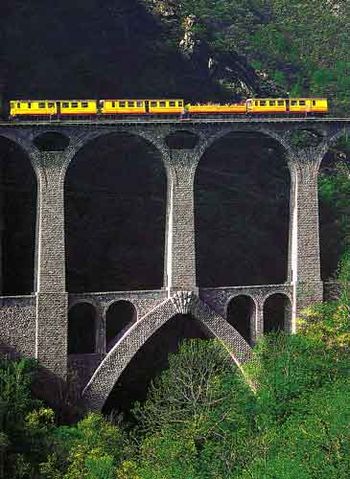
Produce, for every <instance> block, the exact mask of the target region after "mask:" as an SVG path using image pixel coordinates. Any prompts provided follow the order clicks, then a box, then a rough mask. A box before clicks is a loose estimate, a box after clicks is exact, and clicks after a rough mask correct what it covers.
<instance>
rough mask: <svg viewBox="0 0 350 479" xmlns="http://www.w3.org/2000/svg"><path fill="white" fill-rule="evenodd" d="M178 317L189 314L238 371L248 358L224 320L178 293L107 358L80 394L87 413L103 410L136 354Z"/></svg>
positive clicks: (191, 297) (129, 333) (133, 329)
mask: <svg viewBox="0 0 350 479" xmlns="http://www.w3.org/2000/svg"><path fill="white" fill-rule="evenodd" d="M177 314H190V315H191V316H193V317H194V318H196V319H197V320H198V321H200V322H201V323H202V324H203V326H204V328H206V329H207V330H208V332H209V333H210V334H211V335H213V336H214V337H216V338H217V339H219V340H220V341H221V343H222V344H223V346H224V347H225V348H226V350H227V351H228V353H229V354H230V355H231V357H232V359H233V361H234V362H235V363H236V364H237V366H238V367H239V368H240V369H241V367H242V364H243V363H244V362H246V361H248V360H249V359H250V358H251V348H250V346H249V345H248V344H247V342H246V341H245V340H244V339H243V338H242V336H241V335H240V334H239V333H238V332H237V331H236V330H235V329H234V328H233V327H232V326H231V325H230V324H229V323H228V322H227V321H226V320H224V319H223V318H222V317H221V316H219V315H218V314H217V313H215V312H214V311H213V310H211V309H209V307H208V306H207V305H206V304H205V303H203V302H202V301H201V300H200V299H199V298H197V297H195V296H194V295H193V294H192V293H185V294H183V293H178V294H177V295H176V296H175V297H173V298H171V299H167V300H165V301H164V302H163V303H161V304H160V305H158V306H157V307H156V308H154V309H153V310H152V311H151V312H150V313H149V314H147V315H146V316H144V317H143V318H142V319H140V320H139V321H137V322H136V323H134V324H133V325H132V326H131V328H129V329H128V331H126V333H125V334H124V335H123V337H122V338H120V340H119V341H118V343H117V344H116V345H115V346H114V347H113V348H112V350H111V351H110V352H109V353H108V354H107V356H106V358H105V359H104V360H103V361H102V363H101V364H100V366H99V367H98V368H97V370H96V371H95V373H94V375H93V376H92V378H91V380H90V381H89V383H88V385H87V386H86V388H85V389H84V391H83V398H84V399H85V402H86V405H87V407H88V408H89V409H91V410H101V409H102V407H103V405H104V403H105V401H106V400H107V398H108V396H109V394H110V392H111V391H112V389H113V387H114V385H115V384H116V382H117V381H118V379H119V377H120V376H121V374H122V373H123V371H124V370H125V368H126V367H127V365H128V364H129V362H130V361H131V359H132V358H133V357H134V355H135V354H136V353H137V351H139V349H140V348H141V347H142V346H143V345H144V344H145V343H146V341H147V340H148V339H149V338H150V337H151V336H152V335H153V334H154V333H155V332H156V331H157V330H158V329H159V328H161V326H163V325H164V324H165V323H166V322H167V321H168V320H169V319H170V318H172V317H173V316H175V315H177Z"/></svg>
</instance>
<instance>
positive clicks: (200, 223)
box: [194, 125, 292, 288]
mask: <svg viewBox="0 0 350 479" xmlns="http://www.w3.org/2000/svg"><path fill="white" fill-rule="evenodd" d="M252 135H254V138H255V137H257V138H259V139H260V140H259V142H260V143H259V145H258V146H257V148H259V150H261V153H260V160H259V161H260V165H261V166H260V168H261V171H265V172H268V171H269V168H268V167H267V166H268V163H267V162H266V164H265V165H264V166H262V165H263V157H264V155H263V150H262V148H263V146H262V145H263V143H264V142H265V141H266V146H265V147H266V148H268V149H269V151H270V152H271V153H270V154H271V158H267V161H268V160H269V159H272V160H274V164H275V166H276V168H277V169H278V170H279V171H278V175H279V176H280V179H281V182H282V183H285V187H284V192H283V193H282V194H281V193H280V192H278V195H277V196H278V197H279V198H281V197H283V198H284V199H283V201H284V203H283V211H282V212H280V206H279V205H277V206H276V207H275V209H276V212H275V213H276V214H275V215H274V216H273V218H275V221H274V222H273V224H271V222H270V223H269V224H268V225H267V222H266V221H265V223H266V225H265V226H268V227H269V228H270V229H271V230H272V229H275V230H276V234H275V236H276V238H277V237H278V240H277V239H276V241H275V243H276V245H275V246H276V247H277V245H278V251H279V250H280V256H281V258H280V259H281V261H280V262H279V263H277V261H271V258H269V257H268V256H269V250H268V248H265V249H254V251H256V253H257V255H258V254H259V255H260V257H261V264H259V265H258V262H257V261H250V264H249V265H248V266H249V268H244V271H245V272H246V273H247V274H246V276H247V278H244V279H243V281H241V276H242V274H241V273H239V274H237V275H236V277H235V278H230V277H229V274H228V273H227V274H224V275H223V277H222V278H220V279H218V278H219V277H220V274H221V273H219V272H218V271H216V266H215V265H217V267H218V265H221V264H222V263H223V262H226V266H227V268H226V269H227V271H228V268H231V271H235V268H234V264H235V265H237V264H241V263H240V258H238V256H240V257H242V254H241V252H240V253H238V249H237V248H235V249H234V250H233V251H232V253H234V254H233V255H231V254H230V247H233V244H234V241H231V240H232V239H235V241H237V242H239V241H240V239H237V238H241V236H242V235H241V234H239V233H238V229H240V231H242V233H243V235H244V234H246V228H238V226H237V231H236V232H234V231H233V232H232V235H231V236H232V238H231V240H230V241H229V240H228V235H227V234H222V231H223V228H222V227H221V226H220V231H216V230H217V229H218V227H216V224H217V222H218V221H221V222H226V229H227V231H226V230H225V232H226V233H227V232H228V231H229V230H230V229H232V225H234V222H233V220H234V217H235V211H236V213H237V214H236V217H240V218H241V219H243V218H245V220H244V221H248V220H249V221H250V223H251V225H253V224H254V221H255V220H254V219H253V215H255V216H257V217H261V216H262V215H258V213H257V210H258V208H257V207H255V210H254V209H253V207H251V209H250V211H249V214H247V215H245V213H244V211H243V209H242V208H241V203H242V202H243V203H244V202H245V203H246V206H247V205H249V203H248V201H246V198H247V197H248V196H249V195H247V194H246V193H244V194H243V186H239V184H240V182H237V181H236V183H234V180H232V181H231V180H230V179H228V180H227V179H225V175H224V174H223V171H224V169H225V168H226V170H229V168H230V171H229V172H230V173H233V174H234V173H235V172H236V169H238V170H239V169H241V170H242V171H241V172H240V174H243V175H245V176H246V177H248V176H249V173H248V171H249V167H250V164H249V162H248V161H246V159H245V158H244V159H242V160H241V159H240V158H239V156H240V155H239V154H238V153H237V154H236V157H235V158H233V155H232V151H234V146H233V147H232V148H231V150H230V151H229V152H228V150H227V151H226V160H225V159H224V157H225V154H222V155H220V154H219V153H218V151H219V149H220V147H221V145H225V144H226V143H228V142H229V141H231V142H232V143H234V142H235V141H236V138H238V141H239V142H240V144H241V146H240V147H239V148H240V151H244V149H247V150H248V147H251V145H252V144H255V142H254V143H252V140H251V138H250V137H251V136H252ZM225 142H226V143H225ZM244 142H246V145H247V148H244V147H243V146H242V145H243V144H244ZM226 146H227V145H226ZM291 154H292V150H291V148H290V145H289V142H288V139H287V136H286V135H283V134H279V133H276V132H274V131H272V130H270V129H268V128H267V127H266V128H265V127H259V126H255V125H249V126H243V127H242V126H241V125H232V126H229V127H225V128H221V129H220V130H218V131H216V132H215V133H213V134H211V135H210V137H209V138H208V140H207V141H206V142H205V144H203V145H201V156H200V158H199V161H198V165H197V168H196V173H195V180H194V188H195V191H194V198H195V225H196V227H195V228H196V250H197V257H196V261H197V284H198V285H199V286H200V287H205V288H208V287H209V288H211V287H220V286H223V285H231V286H238V285H253V284H255V285H257V284H281V283H284V282H285V281H286V280H287V278H288V243H289V230H290V218H289V216H290V195H291V191H292V189H291V185H292V174H291V171H290V168H289V164H288V159H290V157H291ZM212 155H214V157H215V158H214V159H215V160H220V161H213V156H212ZM220 156H221V157H222V158H223V161H221V159H220ZM255 156H257V155H255ZM254 158H255V157H254V156H253V159H254ZM229 161H231V164H230V167H229V166H228V163H229ZM235 162H236V164H237V165H238V166H237V168H235ZM221 163H222V164H221ZM225 163H226V165H225ZM256 164H258V162H256ZM223 165H225V167H224V168H223ZM243 165H246V166H247V168H246V170H247V171H246V172H243ZM209 168H212V169H213V170H215V174H216V173H217V178H215V177H214V176H215V175H214V174H213V172H212V171H211V172H209V173H207V174H205V172H204V171H205V169H206V170H208V171H209ZM282 170H283V174H282V173H281V172H282ZM225 173H226V172H225ZM265 176H266V178H267V174H266V175H265ZM226 178H228V176H227V175H226ZM250 178H255V179H256V177H253V176H252V175H250ZM271 178H272V176H271ZM219 180H223V181H224V182H225V183H227V184H226V185H224V184H221V182H220V183H219ZM230 181H231V183H230ZM215 183H216V184H215ZM255 183H256V184H257V185H258V183H260V180H259V181H255ZM270 183H272V184H274V183H276V182H272V181H270ZM248 186H249V185H248ZM235 188H236V190H237V193H234V194H233V195H231V197H230V193H228V194H226V193H225V189H226V190H227V192H229V191H230V190H231V191H233V190H234V189H235ZM259 188H260V190H261V192H262V191H263V187H261V186H258V189H259ZM276 188H279V186H276ZM238 190H239V192H238ZM204 191H206V192H207V194H206V195H205V194H204ZM218 192H219V193H220V194H218ZM246 192H248V193H249V194H250V188H249V187H247V189H246ZM265 192H266V193H264V197H265V196H266V198H269V199H268V201H270V203H271V205H272V204H273V197H272V195H270V196H268V195H269V190H267V189H266V188H265ZM211 196H213V198H214V199H213V200H210V198H211ZM234 196H236V198H235V199H234V200H233V198H234ZM252 197H253V194H252ZM228 198H229V201H228ZM270 199H271V200H270ZM210 201H212V205H210ZM233 201H238V203H239V207H237V205H236V210H235V209H234V207H233V206H232V204H231V205H230V206H228V203H229V202H231V203H232V202H233ZM268 201H266V202H264V204H265V203H267V202H268ZM213 205H215V211H214V210H213V208H212V206H213ZM213 211H214V212H213ZM230 215H231V216H232V218H229V216H230ZM278 217H280V218H281V219H284V220H285V221H284V224H283V231H282V229H281V228H282V227H281V228H280V225H281V223H282V222H281V221H278V222H277V218H278ZM258 219H259V218H258ZM237 224H238V223H237ZM259 231H263V229H262V228H260V229H259ZM248 238H253V235H250V236H249V237H248ZM225 241H226V243H225ZM244 244H246V245H248V242H247V241H245V242H244ZM213 245H215V247H213ZM246 249H247V248H246ZM224 251H225V258H223V257H221V256H220V252H222V256H224V253H223V252H224ZM263 252H265V253H266V254H265V256H264V257H263ZM213 253H214V254H213ZM234 255H236V256H237V258H236V259H235V258H234ZM231 256H232V261H231ZM250 256H251V255H250V254H248V251H245V253H244V257H245V258H246V259H247V258H249V257H250ZM228 260H229V261H228ZM230 261H231V263H232V264H231V263H230V265H229V262H230ZM282 261H283V264H282ZM233 263H234V264H233ZM263 263H264V264H263ZM275 264H278V266H277V267H276V268H275V267H274V266H273V265H275ZM256 265H258V266H257V267H256ZM266 265H270V266H269V268H266ZM236 269H237V268H236ZM258 269H259V270H260V273H259V272H258ZM268 269H271V271H272V270H275V271H273V272H272V273H271V275H270V276H271V277H266V275H264V271H267V270H268ZM249 271H251V272H252V274H251V275H250V276H251V278H248V276H249V273H248V272H249ZM244 275H245V273H244V272H243V276H244Z"/></svg>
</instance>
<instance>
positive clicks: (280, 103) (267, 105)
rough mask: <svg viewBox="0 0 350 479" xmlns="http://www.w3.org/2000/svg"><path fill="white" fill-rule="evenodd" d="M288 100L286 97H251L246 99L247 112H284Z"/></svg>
mask: <svg viewBox="0 0 350 479" xmlns="http://www.w3.org/2000/svg"><path fill="white" fill-rule="evenodd" d="M287 103H288V100H287V99H285V98H249V99H248V100H247V101H246V111H247V113H253V114H259V115H261V114H263V115H264V114H265V115H266V114H276V115H278V114H281V113H282V114H283V113H286V112H287V111H288V110H287Z"/></svg>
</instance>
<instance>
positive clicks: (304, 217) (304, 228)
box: [288, 147, 323, 332]
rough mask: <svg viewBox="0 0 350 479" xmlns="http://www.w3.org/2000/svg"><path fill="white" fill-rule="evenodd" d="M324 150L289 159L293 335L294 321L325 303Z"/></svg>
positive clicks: (297, 152)
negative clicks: (320, 206)
mask: <svg viewBox="0 0 350 479" xmlns="http://www.w3.org/2000/svg"><path fill="white" fill-rule="evenodd" d="M322 157H323V148H320V147H312V148H311V147H310V148H304V149H298V150H294V151H293V154H292V156H291V157H290V159H289V168H290V172H291V178H292V182H291V198H290V203H291V208H290V211H291V217H290V221H291V227H290V238H289V261H288V263H289V264H288V265H289V268H288V269H289V272H288V278H289V281H290V282H291V283H292V285H293V306H292V325H291V331H292V332H295V330H296V324H295V318H296V316H297V314H298V313H299V311H300V310H301V309H302V308H304V307H306V306H307V305H309V304H311V303H312V302H315V301H316V302H317V301H322V299H323V286H322V282H321V273H320V244H319V243H320V242H319V214H318V182H317V176H318V169H319V165H320V163H321V161H322Z"/></svg>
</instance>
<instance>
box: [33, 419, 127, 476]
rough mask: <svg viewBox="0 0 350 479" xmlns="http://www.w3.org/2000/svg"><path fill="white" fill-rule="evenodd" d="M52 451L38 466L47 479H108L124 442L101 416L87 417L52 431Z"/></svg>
mask: <svg viewBox="0 0 350 479" xmlns="http://www.w3.org/2000/svg"><path fill="white" fill-rule="evenodd" d="M52 449H53V452H52V453H51V454H50V456H49V457H48V458H47V460H46V461H45V462H43V463H42V464H41V472H42V474H43V477H45V478H47V479H56V477H60V478H61V479H98V478H101V479H102V478H103V479H109V478H113V477H115V470H116V466H117V464H119V462H120V461H121V460H122V459H123V457H124V454H125V451H126V441H125V437H124V435H123V433H122V432H121V431H120V429H118V428H117V427H116V426H114V425H112V424H111V423H109V422H108V421H106V420H105V419H104V418H103V417H102V416H101V415H100V414H89V415H88V416H87V417H86V418H84V419H83V420H81V421H79V422H78V423H77V424H76V425H75V426H61V427H59V428H57V429H56V430H55V431H54V435H53V447H52Z"/></svg>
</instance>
